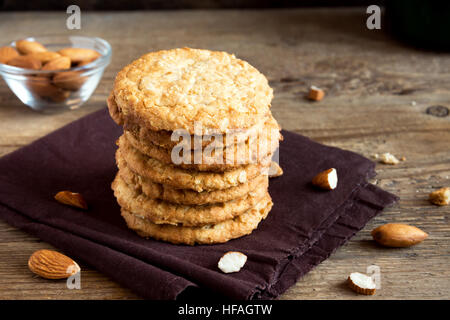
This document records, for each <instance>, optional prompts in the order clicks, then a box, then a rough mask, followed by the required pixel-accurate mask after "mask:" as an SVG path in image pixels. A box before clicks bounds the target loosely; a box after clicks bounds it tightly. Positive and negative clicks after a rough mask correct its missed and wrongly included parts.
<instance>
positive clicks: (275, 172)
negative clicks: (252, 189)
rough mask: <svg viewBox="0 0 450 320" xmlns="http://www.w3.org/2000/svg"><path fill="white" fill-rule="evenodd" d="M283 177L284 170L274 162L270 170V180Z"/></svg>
mask: <svg viewBox="0 0 450 320" xmlns="http://www.w3.org/2000/svg"><path fill="white" fill-rule="evenodd" d="M281 175H283V169H281V167H280V165H279V164H278V163H276V162H275V161H272V162H271V163H270V168H269V178H276V177H279V176H281Z"/></svg>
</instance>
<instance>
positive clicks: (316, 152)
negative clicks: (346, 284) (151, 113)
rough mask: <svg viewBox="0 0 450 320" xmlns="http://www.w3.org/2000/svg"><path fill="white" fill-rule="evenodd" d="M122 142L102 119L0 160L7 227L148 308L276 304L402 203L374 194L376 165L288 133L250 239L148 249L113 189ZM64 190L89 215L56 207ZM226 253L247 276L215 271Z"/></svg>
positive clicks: (152, 244)
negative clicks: (239, 256) (166, 303)
mask: <svg viewBox="0 0 450 320" xmlns="http://www.w3.org/2000/svg"><path fill="white" fill-rule="evenodd" d="M120 134H121V128H120V127H118V126H117V125H115V124H114V122H113V121H112V120H111V119H110V117H109V115H108V112H107V111H106V110H101V111H98V112H95V113H93V114H91V115H88V116H86V117H84V118H82V119H80V120H78V121H75V122H73V123H71V124H69V125H67V126H66V127H64V128H62V129H59V130H57V131H55V132H53V133H51V134H50V135H48V136H46V137H44V138H42V139H39V140H38V141H36V142H34V143H32V144H30V145H29V146H26V147H24V148H22V149H20V150H17V151H15V152H13V153H11V154H9V155H6V156H4V157H3V158H1V159H0V217H1V218H2V219H4V220H6V221H7V222H8V223H10V224H11V225H13V226H15V227H18V228H21V229H23V230H25V231H27V232H29V233H31V234H33V235H36V236H37V237H39V238H41V239H42V240H44V241H46V242H48V243H50V244H52V245H54V246H55V247H57V248H59V249H60V250H61V251H62V252H64V253H65V254H67V255H69V256H71V257H72V258H74V259H75V260H78V261H82V262H84V263H86V264H89V265H90V266H92V267H94V268H96V269H97V270H99V271H100V272H103V273H104V274H106V275H108V276H110V277H111V278H112V279H114V280H115V281H117V282H118V283H120V284H122V285H124V286H126V287H129V288H131V289H132V290H134V291H135V292H136V293H138V294H140V295H141V296H143V297H145V298H149V299H175V298H177V297H178V296H186V292H189V293H191V292H192V293H194V294H197V295H202V294H205V293H207V294H208V296H211V295H210V294H212V295H216V296H225V297H229V298H232V299H260V298H276V297H277V296H278V295H279V294H281V293H282V292H284V291H285V290H286V289H287V288H288V287H289V286H291V285H293V284H294V283H295V281H296V280H297V279H298V278H299V277H301V276H302V275H304V274H305V273H306V272H308V271H309V270H311V269H312V268H313V267H314V266H316V265H317V264H319V263H320V262H321V261H323V260H324V259H326V258H327V257H328V256H329V255H330V254H331V253H332V252H333V251H334V250H335V249H336V248H338V247H339V246H341V245H342V244H343V243H345V242H346V241H347V240H348V239H349V238H350V237H351V236H352V235H353V234H355V233H356V232H357V231H358V230H360V229H361V228H362V227H364V225H365V224H366V223H367V221H368V220H370V219H371V218H372V217H373V216H375V215H376V214H377V213H379V212H380V211H381V210H382V209H383V208H384V207H385V206H387V205H390V204H392V203H394V202H395V201H396V197H395V196H394V195H392V194H390V193H387V192H385V191H383V190H381V189H379V188H377V187H375V186H372V185H368V184H367V182H366V179H367V178H368V177H370V176H373V175H374V174H375V173H374V164H373V162H371V161H369V160H367V159H366V158H363V157H361V156H360V155H357V154H355V153H352V152H349V151H344V150H340V149H337V148H332V147H327V146H324V145H321V144H318V143H315V142H313V141H311V140H309V139H308V138H305V137H303V136H300V135H297V134H294V133H291V132H287V131H284V132H283V136H284V137H285V139H284V141H283V142H282V143H281V147H280V164H281V166H282V168H283V170H284V175H283V176H281V177H279V178H275V179H271V182H270V194H271V196H272V198H273V201H274V207H273V209H272V211H271V212H270V214H269V216H268V218H267V219H266V220H265V221H263V222H262V223H261V224H260V226H259V227H258V229H257V230H255V231H254V232H253V233H252V234H251V235H250V236H246V237H243V238H240V239H236V240H232V241H229V242H227V243H225V244H220V245H211V246H207V245H202V246H194V247H190V246H183V245H172V244H168V243H164V242H159V241H154V240H146V239H142V238H140V237H138V236H137V235H136V234H135V233H134V232H133V231H131V230H129V229H127V227H126V225H125V222H124V221H123V219H122V217H121V216H120V210H119V206H118V205H117V203H116V201H115V198H114V196H113V193H112V191H111V188H110V184H111V181H112V180H113V177H114V175H115V173H116V171H117V168H116V164H115V161H114V152H115V149H116V146H115V140H116V139H117V138H118V136H119V135H120ZM331 167H334V168H336V169H337V172H338V176H339V183H338V187H337V188H336V189H335V190H333V191H321V190H318V189H316V188H314V187H313V186H312V185H311V184H310V181H311V179H312V178H313V176H314V175H315V174H316V173H318V172H319V171H321V170H324V169H328V168H331ZM61 190H71V191H74V192H80V193H82V194H83V195H84V197H85V199H86V200H87V202H88V204H89V206H90V208H89V210H88V211H86V212H85V211H81V210H77V209H73V208H71V207H67V206H64V205H61V204H59V203H58V202H56V201H55V200H54V199H53V196H54V195H55V194H56V193H57V192H58V191H61ZM227 251H241V252H243V253H245V254H246V255H247V256H248V261H247V263H246V265H245V267H244V268H243V269H242V270H241V271H240V272H238V273H233V274H223V273H222V272H220V271H219V270H218V269H217V262H218V260H219V259H220V257H221V256H222V255H223V254H224V253H225V252H227ZM11 254H14V253H13V252H12V253H11ZM345 277H346V275H343V278H345ZM81 281H83V280H82V277H81ZM192 296H193V295H190V294H189V297H191V298H192Z"/></svg>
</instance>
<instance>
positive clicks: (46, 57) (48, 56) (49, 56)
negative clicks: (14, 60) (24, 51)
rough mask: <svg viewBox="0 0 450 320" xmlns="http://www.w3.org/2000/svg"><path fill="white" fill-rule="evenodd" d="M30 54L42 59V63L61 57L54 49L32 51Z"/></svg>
mask: <svg viewBox="0 0 450 320" xmlns="http://www.w3.org/2000/svg"><path fill="white" fill-rule="evenodd" d="M29 56H31V57H33V58H36V59H38V60H40V61H41V62H42V64H45V63H47V62H49V61H51V60H54V59H56V58H59V57H61V55H60V54H59V53H57V52H53V51H43V52H34V53H30V54H29Z"/></svg>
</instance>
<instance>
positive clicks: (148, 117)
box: [113, 48, 273, 134]
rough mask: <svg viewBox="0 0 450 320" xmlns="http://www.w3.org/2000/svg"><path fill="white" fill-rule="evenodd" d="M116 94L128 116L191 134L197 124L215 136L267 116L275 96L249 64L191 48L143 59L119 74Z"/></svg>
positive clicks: (146, 56) (150, 124) (153, 53)
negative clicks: (215, 132)
mask: <svg viewBox="0 0 450 320" xmlns="http://www.w3.org/2000/svg"><path fill="white" fill-rule="evenodd" d="M113 91H114V97H115V101H116V103H117V105H118V106H119V107H120V110H121V111H122V114H123V116H124V117H127V116H131V117H136V118H138V119H140V120H141V121H143V122H144V123H143V124H145V125H147V126H149V127H151V128H154V129H157V130H176V129H185V130H188V131H189V133H191V134H193V133H194V122H197V123H201V124H202V126H203V128H204V129H206V128H207V129H210V130H214V131H217V132H226V130H227V129H242V128H248V127H251V126H252V125H254V124H256V123H257V122H258V120H259V119H260V118H262V117H264V115H266V114H267V113H268V111H269V110H270V103H271V101H272V98H273V90H272V88H270V86H269V84H268V81H267V79H266V77H265V76H264V75H263V74H261V73H260V72H259V71H258V70H257V69H256V68H254V67H253V66H251V65H250V64H249V63H247V62H245V61H243V60H240V59H237V58H236V57H235V56H234V55H231V54H229V53H226V52H219V51H209V50H202V49H191V48H181V49H172V50H162V51H158V52H151V53H148V54H146V55H144V56H142V57H141V58H139V59H137V60H135V61H134V62H132V63H131V64H129V65H128V66H126V67H125V68H124V69H122V70H121V71H120V72H119V73H118V75H117V77H116V80H115V83H114V90H113Z"/></svg>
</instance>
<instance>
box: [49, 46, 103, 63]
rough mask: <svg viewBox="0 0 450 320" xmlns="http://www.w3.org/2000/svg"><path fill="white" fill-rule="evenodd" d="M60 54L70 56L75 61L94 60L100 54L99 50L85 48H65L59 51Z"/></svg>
mask: <svg viewBox="0 0 450 320" xmlns="http://www.w3.org/2000/svg"><path fill="white" fill-rule="evenodd" d="M58 53H59V54H61V55H63V56H66V57H69V58H70V60H71V61H72V62H73V63H79V62H83V61H92V60H95V59H97V58H98V57H99V56H100V53H98V51H95V50H93V49H85V48H65V49H61V50H59V51H58Z"/></svg>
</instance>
